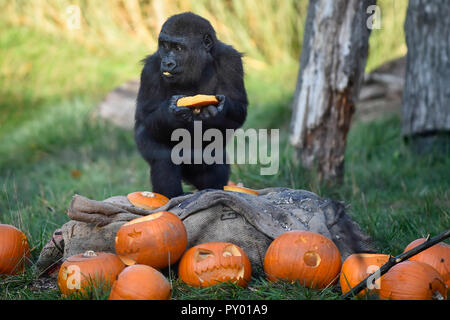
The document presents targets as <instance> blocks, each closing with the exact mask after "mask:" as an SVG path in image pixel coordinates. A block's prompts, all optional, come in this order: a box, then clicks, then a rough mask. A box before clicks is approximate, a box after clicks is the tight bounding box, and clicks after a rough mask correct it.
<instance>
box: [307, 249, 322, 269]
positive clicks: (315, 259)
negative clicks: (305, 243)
mask: <svg viewBox="0 0 450 320" xmlns="http://www.w3.org/2000/svg"><path fill="white" fill-rule="evenodd" d="M303 261H304V262H305V264H306V265H307V266H310V267H313V268H316V267H318V266H319V265H320V262H321V261H322V259H321V258H320V255H319V254H318V253H317V252H314V251H307V252H305V254H304V255H303Z"/></svg>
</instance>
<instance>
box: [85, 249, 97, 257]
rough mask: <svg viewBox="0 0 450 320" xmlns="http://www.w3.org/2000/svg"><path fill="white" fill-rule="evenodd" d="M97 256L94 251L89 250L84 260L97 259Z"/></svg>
mask: <svg viewBox="0 0 450 320" xmlns="http://www.w3.org/2000/svg"><path fill="white" fill-rule="evenodd" d="M96 256H97V254H96V253H95V251H93V250H88V251H86V252H85V253H83V257H84V258H88V257H96Z"/></svg>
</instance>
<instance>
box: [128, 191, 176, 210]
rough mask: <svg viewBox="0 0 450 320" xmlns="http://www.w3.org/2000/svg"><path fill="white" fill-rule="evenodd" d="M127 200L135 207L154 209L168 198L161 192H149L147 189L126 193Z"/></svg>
mask: <svg viewBox="0 0 450 320" xmlns="http://www.w3.org/2000/svg"><path fill="white" fill-rule="evenodd" d="M127 198H128V201H130V202H131V204H132V205H133V206H135V207H138V208H141V209H145V210H154V209H158V208H159V207H162V206H163V205H165V204H166V203H167V202H169V199H168V198H167V197H165V196H163V195H162V194H159V193H155V192H149V191H137V192H133V193H130V194H128V195H127Z"/></svg>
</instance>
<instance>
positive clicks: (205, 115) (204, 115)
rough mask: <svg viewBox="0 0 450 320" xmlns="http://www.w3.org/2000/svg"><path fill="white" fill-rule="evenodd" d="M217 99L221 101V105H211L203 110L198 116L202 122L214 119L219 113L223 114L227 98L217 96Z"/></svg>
mask: <svg viewBox="0 0 450 320" xmlns="http://www.w3.org/2000/svg"><path fill="white" fill-rule="evenodd" d="M216 98H217V100H219V103H218V104H217V105H210V106H206V107H203V108H202V110H201V112H200V113H199V114H198V116H197V117H198V118H199V119H200V120H206V119H209V118H213V117H215V116H216V115H217V114H218V113H220V112H222V110H223V106H224V104H225V96H224V95H217V96H216Z"/></svg>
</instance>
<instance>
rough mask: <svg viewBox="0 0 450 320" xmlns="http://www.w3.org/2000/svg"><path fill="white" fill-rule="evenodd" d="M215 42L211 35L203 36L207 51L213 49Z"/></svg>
mask: <svg viewBox="0 0 450 320" xmlns="http://www.w3.org/2000/svg"><path fill="white" fill-rule="evenodd" d="M213 44H214V42H213V40H212V38H211V36H210V35H209V34H205V35H204V36H203V46H204V47H205V49H206V51H208V52H209V51H211V49H212V47H213Z"/></svg>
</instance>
